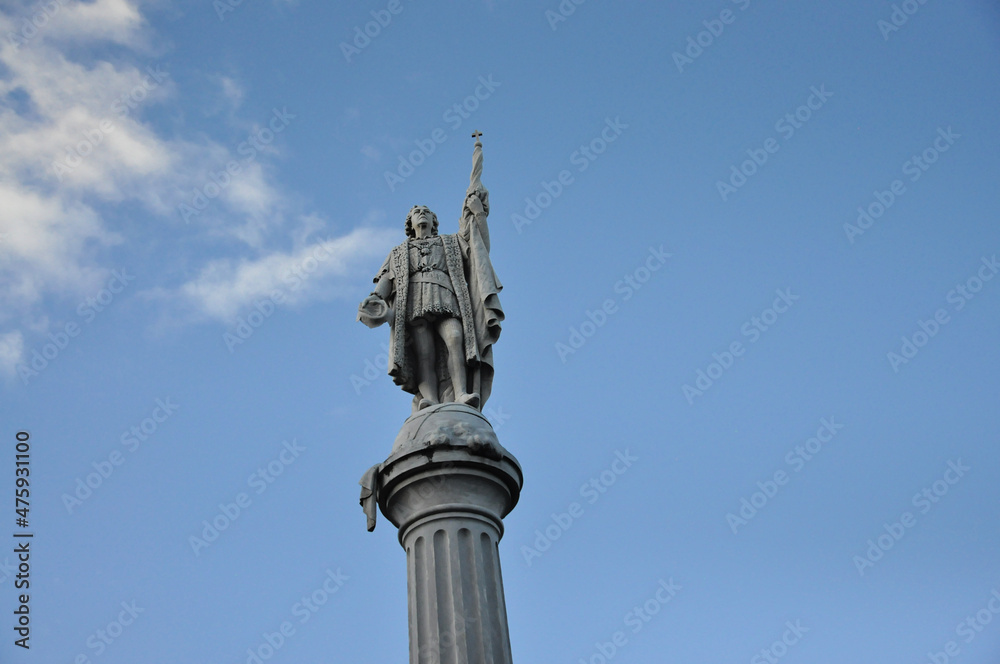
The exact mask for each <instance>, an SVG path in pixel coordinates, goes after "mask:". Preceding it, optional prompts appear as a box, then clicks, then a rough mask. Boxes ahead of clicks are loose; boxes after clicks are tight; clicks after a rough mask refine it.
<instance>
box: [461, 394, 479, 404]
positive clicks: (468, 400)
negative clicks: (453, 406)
mask: <svg viewBox="0 0 1000 664" xmlns="http://www.w3.org/2000/svg"><path fill="white" fill-rule="evenodd" d="M457 401H458V403H461V404H465V405H466V406H471V407H473V408H479V392H473V393H472V394H468V393H466V394H462V395H461V396H459V397H458V400H457Z"/></svg>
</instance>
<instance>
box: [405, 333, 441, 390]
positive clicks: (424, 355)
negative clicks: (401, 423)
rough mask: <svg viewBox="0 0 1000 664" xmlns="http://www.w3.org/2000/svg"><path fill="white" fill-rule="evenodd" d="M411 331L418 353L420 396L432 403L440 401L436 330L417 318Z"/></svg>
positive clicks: (418, 386)
mask: <svg viewBox="0 0 1000 664" xmlns="http://www.w3.org/2000/svg"><path fill="white" fill-rule="evenodd" d="M412 325H413V327H411V328H410V332H411V333H412V334H413V345H414V350H415V351H416V355H417V388H418V389H419V390H420V396H422V397H423V398H425V399H427V400H428V401H430V402H431V403H432V404H436V403H438V389H437V384H438V381H437V371H436V370H435V369H434V331H433V330H431V328H430V326H428V325H427V323H426V321H424V320H422V319H419V318H418V319H416V320H414V321H413V323H412Z"/></svg>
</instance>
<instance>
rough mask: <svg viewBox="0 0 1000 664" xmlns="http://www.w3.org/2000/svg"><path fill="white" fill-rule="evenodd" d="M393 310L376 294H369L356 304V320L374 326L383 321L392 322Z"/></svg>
mask: <svg viewBox="0 0 1000 664" xmlns="http://www.w3.org/2000/svg"><path fill="white" fill-rule="evenodd" d="M394 314H395V312H394V311H393V310H392V307H390V306H389V305H388V304H386V302H385V300H383V299H382V298H380V297H379V296H378V295H369V296H368V297H366V298H365V299H363V300H362V301H361V304H359V305H358V320H359V321H361V322H362V323H364V324H365V325H367V326H368V327H371V328H375V327H378V326H379V325H381V324H383V323H389V324H390V325H391V324H392V320H393V317H394Z"/></svg>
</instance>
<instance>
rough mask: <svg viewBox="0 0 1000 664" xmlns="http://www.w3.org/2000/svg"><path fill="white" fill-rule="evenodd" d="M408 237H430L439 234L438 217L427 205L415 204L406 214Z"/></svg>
mask: <svg viewBox="0 0 1000 664" xmlns="http://www.w3.org/2000/svg"><path fill="white" fill-rule="evenodd" d="M405 229H406V237H420V238H422V237H430V236H432V235H437V234H438V218H437V215H436V214H434V213H433V212H431V210H430V208H428V207H427V206H426V205H414V206H413V207H412V208H410V212H409V214H407V215H406V226H405Z"/></svg>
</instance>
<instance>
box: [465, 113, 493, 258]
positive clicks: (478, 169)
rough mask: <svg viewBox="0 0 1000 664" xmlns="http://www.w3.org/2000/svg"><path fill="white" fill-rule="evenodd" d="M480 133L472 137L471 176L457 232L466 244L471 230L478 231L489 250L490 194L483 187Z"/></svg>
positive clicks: (475, 133)
mask: <svg viewBox="0 0 1000 664" xmlns="http://www.w3.org/2000/svg"><path fill="white" fill-rule="evenodd" d="M482 135H483V134H482V133H481V132H478V131H477V132H474V133H473V134H472V137H473V138H475V139H476V144H475V146H473V149H472V174H471V175H469V188H468V189H467V190H466V192H465V203H463V205H462V218H461V219H460V220H459V222H458V232H459V235H461V236H462V239H464V240H465V241H466V242H468V241H469V240H470V238H471V235H472V231H473V228H475V229H477V230H478V231H479V236H480V238H481V239H482V243H483V246H484V247H485V249H486V251H489V250H490V228H489V225H488V224H487V223H486V217H487V216H488V215H489V213H490V192H489V191H487V189H486V187H484V186H483V181H482V177H483V144H482V143H481V142H480V141H479V137H480V136H482Z"/></svg>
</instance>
